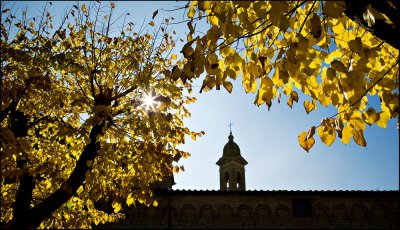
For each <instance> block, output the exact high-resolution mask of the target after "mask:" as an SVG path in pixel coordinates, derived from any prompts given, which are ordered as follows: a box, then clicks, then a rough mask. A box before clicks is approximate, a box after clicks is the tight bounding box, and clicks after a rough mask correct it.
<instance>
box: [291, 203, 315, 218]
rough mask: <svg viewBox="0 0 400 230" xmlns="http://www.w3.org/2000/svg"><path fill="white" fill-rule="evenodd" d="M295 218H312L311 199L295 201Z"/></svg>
mask: <svg viewBox="0 0 400 230" xmlns="http://www.w3.org/2000/svg"><path fill="white" fill-rule="evenodd" d="M293 217H312V206H311V200H310V199H293Z"/></svg>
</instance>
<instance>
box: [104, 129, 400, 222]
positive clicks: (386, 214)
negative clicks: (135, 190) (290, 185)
mask: <svg viewBox="0 0 400 230" xmlns="http://www.w3.org/2000/svg"><path fill="white" fill-rule="evenodd" d="M233 138H234V137H233V135H232V132H231V133H230V135H229V137H228V143H227V144H226V145H225V147H224V149H223V155H222V157H221V158H220V159H219V160H218V161H217V163H216V164H217V165H218V166H219V168H220V169H219V174H220V190H219V191H214V190H213V191H208V190H203V191H191V190H172V185H173V179H172V180H169V181H166V183H164V184H161V185H158V189H157V190H156V192H155V194H156V195H155V196H156V198H157V200H158V203H159V206H158V207H132V208H130V209H129V210H128V211H127V213H126V218H125V220H123V221H121V222H119V223H115V224H110V225H104V226H98V227H100V228H102V227H105V228H118V229H124V228H129V229H169V228H173V229H199V228H202V229H217V228H225V229H226V228H229V229H232V228H233V229H238V228H247V229H266V228H273V229H276V228H303V229H326V228H358V229H359V228H374V229H375V228H381V229H382V228H385V229H387V228H395V229H398V228H399V219H398V215H399V200H398V196H399V191H398V190H396V191H285V190H281V191H246V184H245V165H246V164H247V161H246V160H245V159H244V158H243V157H242V156H241V153H240V148H239V146H238V145H237V144H236V143H235V142H234V141H233Z"/></svg>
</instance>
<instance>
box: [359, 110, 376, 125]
mask: <svg viewBox="0 0 400 230" xmlns="http://www.w3.org/2000/svg"><path fill="white" fill-rule="evenodd" d="M362 118H363V120H364V121H365V123H367V124H369V125H371V124H373V123H376V122H377V121H378V120H379V118H380V115H379V113H377V112H376V111H375V109H374V108H368V110H366V111H364V112H363V114H362Z"/></svg>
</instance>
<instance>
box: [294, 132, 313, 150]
mask: <svg viewBox="0 0 400 230" xmlns="http://www.w3.org/2000/svg"><path fill="white" fill-rule="evenodd" d="M298 142H299V144H300V146H301V147H302V148H303V149H304V150H306V151H307V152H308V151H309V150H310V149H311V148H312V147H313V146H314V144H315V140H314V137H311V138H309V139H307V132H302V133H300V135H299V136H298Z"/></svg>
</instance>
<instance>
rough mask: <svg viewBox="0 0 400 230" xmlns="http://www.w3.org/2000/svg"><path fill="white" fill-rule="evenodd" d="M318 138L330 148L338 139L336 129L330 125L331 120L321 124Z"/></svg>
mask: <svg viewBox="0 0 400 230" xmlns="http://www.w3.org/2000/svg"><path fill="white" fill-rule="evenodd" d="M318 136H319V137H320V138H321V141H322V142H323V143H324V144H326V145H327V146H330V145H331V144H332V143H333V142H335V139H336V132H335V128H334V127H333V126H332V124H331V123H330V120H329V119H324V120H323V121H322V122H321V125H320V126H319V127H318Z"/></svg>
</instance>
